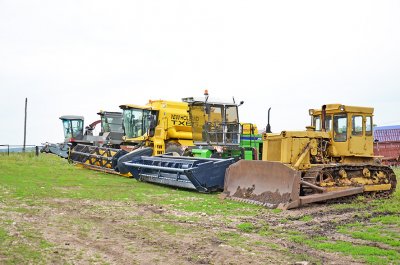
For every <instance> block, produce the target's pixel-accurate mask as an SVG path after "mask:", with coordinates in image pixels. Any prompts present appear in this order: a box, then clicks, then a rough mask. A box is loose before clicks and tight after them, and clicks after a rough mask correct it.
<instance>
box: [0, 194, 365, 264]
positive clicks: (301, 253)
mask: <svg viewBox="0 0 400 265" xmlns="http://www.w3.org/2000/svg"><path fill="white" fill-rule="evenodd" d="M20 207H22V208H24V209H27V212H15V211H9V210H6V209H7V205H6V204H1V205H0V214H1V219H3V220H6V219H7V220H13V222H15V223H16V224H22V223H23V224H25V225H26V226H28V227H29V229H32V230H35V231H37V233H38V234H39V235H41V236H42V237H43V238H44V239H45V240H46V241H48V242H50V243H51V245H52V246H51V248H50V252H46V254H45V256H46V260H47V262H48V263H71V264H104V263H109V264H295V263H296V262H298V261H302V260H307V261H309V262H310V263H309V264H313V263H314V262H319V263H323V264H359V263H357V261H356V260H354V259H353V258H352V257H349V256H344V255H341V254H338V253H332V252H325V251H320V250H319V251H317V250H314V249H312V248H310V247H308V246H307V245H304V244H302V243H298V242H293V241H290V240H288V239H287V238H285V237H281V236H279V233H273V234H266V235H263V234H262V233H261V232H260V231H261V229H262V228H263V226H266V225H267V226H268V227H269V228H271V231H275V232H276V231H300V232H302V233H304V234H306V235H308V236H327V237H329V238H335V239H339V240H346V241H351V242H354V243H362V242H360V241H357V240H355V239H352V238H344V235H341V234H338V233H337V232H336V226H337V224H343V223H346V222H350V220H355V219H354V218H357V217H355V214H354V213H353V211H352V210H351V209H350V210H349V209H345V210H332V207H329V206H326V205H312V206H309V207H305V208H303V209H299V210H292V211H285V212H280V213H274V212H272V211H261V212H260V213H259V214H257V215H255V216H242V217H241V216H237V217H234V218H231V219H229V220H226V217H224V216H208V215H207V214H204V213H198V212H185V211H178V210H174V209H171V208H168V207H165V206H160V205H151V204H150V205H148V204H136V203H134V202H116V201H93V200H76V199H52V200H47V201H43V202H41V203H40V206H39V204H38V206H29V205H24V204H21V205H20ZM305 215H308V216H311V218H310V219H311V220H309V221H304V220H302V218H303V217H304V216H305ZM283 220H287V221H286V222H285V221H283ZM332 220H336V221H335V222H332ZM240 223H250V224H253V226H254V229H255V230H254V231H253V232H252V233H245V232H243V231H240V230H239V229H238V227H237V225H238V224H240ZM14 227H15V226H14ZM9 230H11V231H9V232H11V233H12V234H13V235H14V236H16V237H17V238H18V237H19V238H21V240H25V239H23V236H21V234H19V232H18V229H14V228H13V226H11V228H10V229H9ZM360 264H361V263H360Z"/></svg>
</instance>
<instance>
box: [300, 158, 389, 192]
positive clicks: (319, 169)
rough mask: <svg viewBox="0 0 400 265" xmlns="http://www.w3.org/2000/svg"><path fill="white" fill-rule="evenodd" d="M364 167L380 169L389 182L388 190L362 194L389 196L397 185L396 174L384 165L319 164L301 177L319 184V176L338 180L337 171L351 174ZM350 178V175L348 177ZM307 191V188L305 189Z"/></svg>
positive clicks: (376, 170) (374, 170)
mask: <svg viewBox="0 0 400 265" xmlns="http://www.w3.org/2000/svg"><path fill="white" fill-rule="evenodd" d="M364 168H368V169H369V170H370V171H371V172H378V171H382V172H384V173H385V175H386V176H387V178H386V179H387V180H388V183H389V184H391V189H390V190H383V191H373V192H364V194H366V195H368V196H371V197H374V198H386V197H389V196H390V195H391V194H392V193H393V192H394V191H395V190H396V185H397V180H396V175H395V173H394V172H393V170H392V169H391V168H390V167H387V166H384V165H371V164H347V165H320V166H315V167H312V168H311V169H309V170H308V171H307V172H305V173H304V175H303V177H302V179H303V180H304V181H307V182H309V183H312V184H314V185H317V186H319V178H320V177H322V176H324V175H325V176H326V175H330V176H332V178H333V179H334V180H335V182H337V181H338V179H339V178H340V175H339V171H340V170H345V171H346V172H349V173H350V175H351V174H353V175H354V174H355V173H356V172H361V175H362V170H363V169H364ZM349 179H351V177H349ZM353 186H354V185H353ZM305 190H306V191H307V189H305Z"/></svg>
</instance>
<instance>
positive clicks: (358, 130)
mask: <svg viewBox="0 0 400 265" xmlns="http://www.w3.org/2000/svg"><path fill="white" fill-rule="evenodd" d="M362 120H363V117H362V116H353V120H352V126H353V128H352V131H351V134H352V135H362V132H363V129H362Z"/></svg>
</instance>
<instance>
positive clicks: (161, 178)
mask: <svg viewBox="0 0 400 265" xmlns="http://www.w3.org/2000/svg"><path fill="white" fill-rule="evenodd" d="M234 162H235V159H234V158H229V159H217V158H195V157H184V156H173V155H161V156H141V157H135V158H133V159H132V160H131V161H128V162H123V164H124V165H125V167H126V168H127V169H129V171H130V172H131V174H132V175H133V177H134V178H136V179H137V180H140V181H146V182H152V183H157V184H163V185H168V186H174V187H179V188H186V189H192V190H197V191H200V192H212V191H218V190H222V189H223V185H224V176H225V170H226V168H227V167H228V166H229V165H231V164H232V163H234Z"/></svg>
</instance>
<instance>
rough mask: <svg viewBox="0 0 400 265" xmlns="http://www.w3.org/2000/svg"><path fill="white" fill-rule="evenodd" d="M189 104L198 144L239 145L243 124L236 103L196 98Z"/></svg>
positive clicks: (194, 138)
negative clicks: (198, 99) (241, 124)
mask: <svg viewBox="0 0 400 265" xmlns="http://www.w3.org/2000/svg"><path fill="white" fill-rule="evenodd" d="M188 104H189V115H190V120H191V123H192V133H193V142H194V143H195V144H196V145H214V146H227V145H235V146H237V145H239V141H240V132H241V126H240V123H239V115H238V106H237V105H236V104H234V103H220V102H206V101H194V100H193V101H189V102H188Z"/></svg>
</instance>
